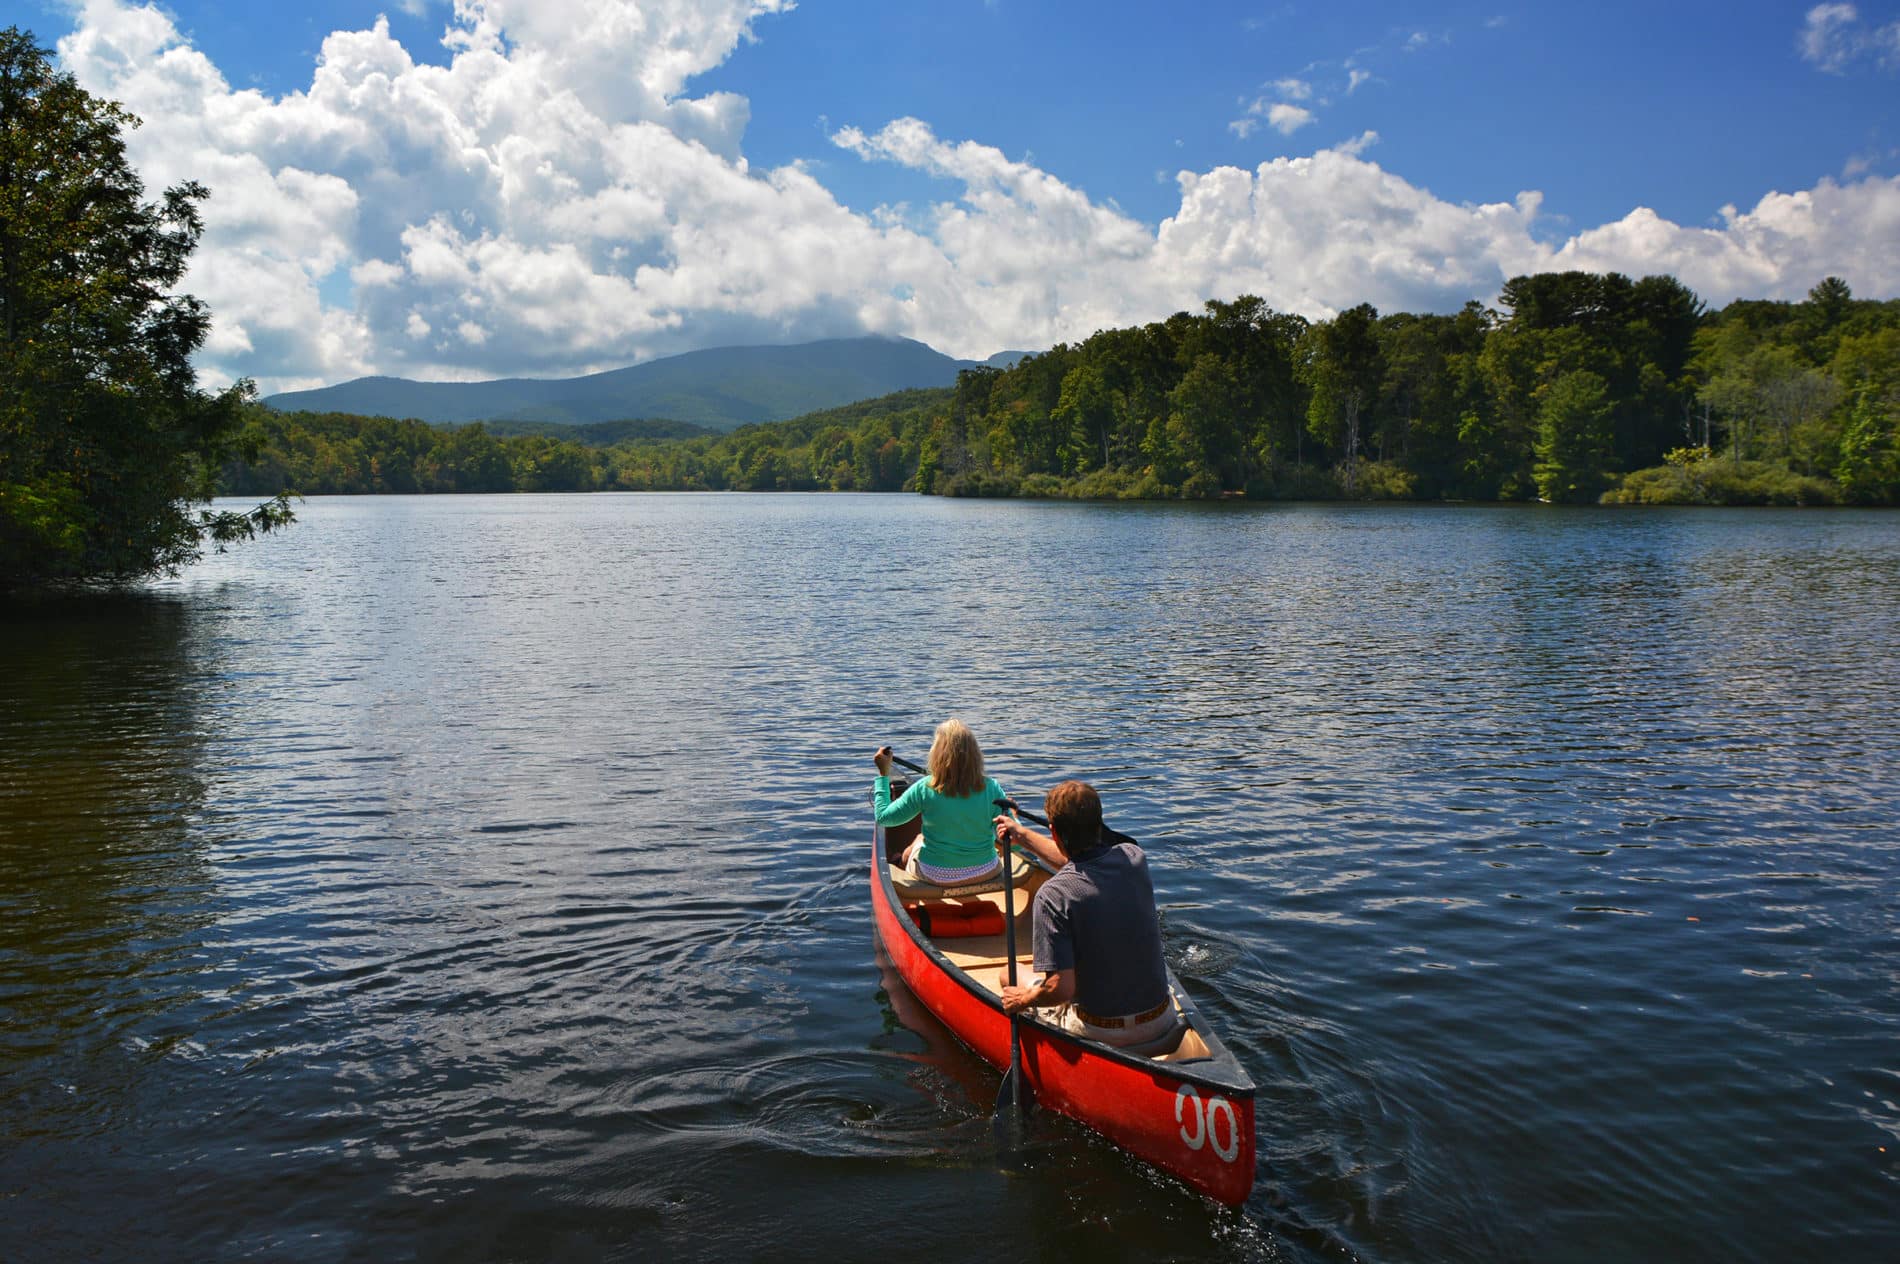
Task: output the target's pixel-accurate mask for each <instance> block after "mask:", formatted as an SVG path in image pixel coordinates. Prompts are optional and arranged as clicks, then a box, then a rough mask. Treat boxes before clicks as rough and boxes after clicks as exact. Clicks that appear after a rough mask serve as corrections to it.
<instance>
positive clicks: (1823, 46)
mask: <svg viewBox="0 0 1900 1264" xmlns="http://www.w3.org/2000/svg"><path fill="white" fill-rule="evenodd" d="M1795 47H1797V48H1798V49H1800V50H1801V56H1802V59H1803V60H1805V61H1807V62H1810V63H1812V64H1813V65H1814V66H1816V67H1818V68H1819V69H1821V70H1825V71H1827V72H1828V73H1829V74H1836V75H1838V74H1845V73H1846V72H1847V69H1848V67H1849V66H1850V65H1852V64H1853V63H1855V62H1858V61H1860V60H1862V59H1863V58H1872V59H1873V60H1874V61H1875V62H1876V63H1877V64H1878V65H1879V66H1880V67H1881V68H1882V69H1885V70H1892V69H1895V68H1896V67H1900V22H1889V23H1888V24H1886V25H1885V26H1880V27H1874V26H1869V25H1868V24H1867V23H1865V22H1863V21H1862V20H1861V16H1860V10H1859V9H1857V8H1855V7H1854V6H1853V5H1851V4H1817V5H1815V6H1814V7H1813V8H1812V9H1809V10H1808V13H1807V18H1806V20H1805V21H1804V22H1803V23H1802V24H1801V30H1800V32H1799V33H1798V34H1797V35H1796V36H1795Z"/></svg>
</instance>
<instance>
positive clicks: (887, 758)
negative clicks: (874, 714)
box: [871, 720, 1009, 886]
mask: <svg viewBox="0 0 1900 1264" xmlns="http://www.w3.org/2000/svg"><path fill="white" fill-rule="evenodd" d="M871 758H872V760H873V761H874V762H875V763H876V764H877V782H876V784H875V786H874V788H873V799H872V802H873V805H874V807H875V808H876V811H877V823H878V824H879V825H887V826H888V825H902V824H903V823H904V822H906V821H909V820H912V819H914V818H916V817H917V816H920V815H921V816H922V817H923V818H924V829H923V833H922V835H921V836H919V837H918V839H917V841H916V842H914V843H912V844H911V845H910V846H909V847H907V848H906V849H905V850H904V868H905V869H906V870H908V871H909V872H910V874H911V876H912V877H916V878H922V879H923V880H924V881H925V882H934V883H936V884H937V885H938V886H955V885H958V884H961V883H965V882H980V881H982V880H983V879H985V878H987V877H989V876H990V875H991V874H994V873H996V872H998V870H999V868H1000V865H999V862H998V860H997V858H996V843H995V838H996V827H995V826H994V825H993V824H992V822H993V821H994V820H995V819H996V800H998V799H1004V798H1008V797H1009V796H1007V795H1005V794H1004V793H1003V787H1001V786H1000V785H998V784H996V779H995V778H994V777H989V776H985V775H984V772H983V752H982V750H981V749H980V748H979V747H978V746H977V744H976V734H974V733H972V732H970V729H969V726H967V725H966V724H964V723H963V721H961V720H945V721H944V722H943V723H942V724H939V725H938V726H937V736H936V740H934V741H932V742H931V743H930V758H929V760H928V761H927V762H928V764H929V765H930V775H929V776H928V777H925V778H923V779H922V780H920V781H917V782H915V783H913V784H912V785H911V787H910V789H908V790H906V791H904V793H903V795H902V796H901V797H899V798H898V800H897V802H895V803H893V802H891V748H890V747H888V746H885V747H882V748H880V749H879V750H878V752H877V754H875V755H873V756H872V757H871Z"/></svg>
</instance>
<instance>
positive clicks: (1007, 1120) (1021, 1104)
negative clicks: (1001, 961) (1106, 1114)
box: [992, 853, 1034, 1159]
mask: <svg viewBox="0 0 1900 1264" xmlns="http://www.w3.org/2000/svg"><path fill="white" fill-rule="evenodd" d="M1015 868H1016V863H1015V861H1014V859H1013V858H1012V857H1011V856H1009V855H1008V854H1007V853H1005V854H1004V856H1003V944H1004V951H1005V952H1007V953H1008V954H1009V986H1011V987H1015V986H1016V880H1015V877H1014V870H1015ZM1033 1100H1034V1099H1033V1098H1031V1097H1030V1096H1029V1089H1028V1085H1027V1084H1026V1083H1025V1082H1024V1080H1023V1020H1022V1016H1021V1015H1020V1014H1011V1015H1010V1016H1009V1071H1008V1072H1007V1073H1006V1074H1005V1075H1004V1076H1003V1084H1002V1087H1001V1088H999V1089H997V1091H996V1113H995V1115H994V1117H993V1120H992V1126H993V1127H994V1128H995V1129H996V1148H997V1150H998V1151H999V1152H1000V1153H1001V1154H1002V1155H1003V1156H1004V1158H1005V1159H1009V1158H1012V1157H1014V1156H1015V1155H1016V1154H1017V1153H1018V1152H1020V1151H1021V1150H1022V1148H1023V1125H1024V1124H1025V1123H1027V1122H1028V1116H1029V1107H1030V1104H1031V1102H1032V1101H1033Z"/></svg>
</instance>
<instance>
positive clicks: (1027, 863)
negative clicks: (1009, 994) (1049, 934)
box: [871, 822, 1254, 1205]
mask: <svg viewBox="0 0 1900 1264" xmlns="http://www.w3.org/2000/svg"><path fill="white" fill-rule="evenodd" d="M915 831H916V824H915V823H914V822H913V823H912V824H910V825H908V826H899V827H896V828H895V829H893V830H891V831H888V837H887V831H885V830H884V829H882V828H877V827H874V828H873V845H872V849H871V904H872V909H873V911H874V913H875V915H876V919H877V930H878V935H879V937H880V938H882V940H883V941H884V948H885V951H886V952H888V953H889V954H890V957H891V962H892V964H893V965H894V966H896V968H897V973H898V975H899V976H900V977H901V978H902V979H903V980H904V982H905V983H906V984H907V985H908V986H909V987H910V990H911V991H912V992H914V993H915V994H916V995H917V998H918V999H919V1000H920V1001H922V1002H923V1004H924V1006H925V1007H926V1008H928V1009H929V1010H930V1012H931V1013H933V1014H935V1015H936V1016H937V1017H938V1018H939V1019H941V1020H942V1022H943V1024H944V1025H945V1026H946V1027H948V1028H949V1029H950V1030H951V1031H952V1032H954V1033H956V1035H957V1037H958V1039H960V1040H962V1041H963V1043H965V1044H966V1045H968V1046H970V1048H971V1049H974V1050H975V1051H976V1052H977V1054H978V1055H979V1056H981V1057H983V1058H984V1059H985V1060H987V1061H988V1062H989V1063H990V1064H991V1065H992V1066H995V1067H997V1068H998V1069H999V1070H1000V1069H1003V1068H1006V1067H1007V1066H1008V1065H1009V1019H1008V1017H1007V1016H1006V1015H1004V1013H1003V1006H1002V1001H1001V1000H1000V999H999V996H998V989H999V988H1000V987H1001V984H1002V980H1003V978H1004V977H1005V976H1004V972H1005V969H1006V966H1007V963H1008V960H1009V957H1008V952H1009V947H1008V946H1007V945H1005V944H1004V942H1003V936H1002V935H1001V934H992V935H971V934H969V933H968V932H969V931H970V930H971V929H973V928H976V929H981V928H982V927H981V923H982V922H983V920H985V918H986V916H987V915H986V914H985V913H984V912H983V911H982V910H981V909H980V908H979V907H978V906H979V902H982V903H988V904H990V905H992V906H993V908H994V911H995V912H996V913H998V914H1000V913H1001V911H1002V902H1003V893H1002V891H1001V890H1000V889H998V890H994V891H986V892H969V891H967V889H966V891H965V893H962V894H953V893H944V892H939V891H936V890H934V889H932V888H924V887H920V886H919V885H917V884H916V883H915V882H914V880H912V879H909V878H906V877H905V876H904V875H903V874H901V873H900V872H898V871H896V870H893V869H892V868H891V866H890V864H889V862H888V861H887V859H886V857H887V856H891V855H896V854H897V853H898V852H899V851H901V850H902V847H903V844H904V842H905V841H907V838H906V837H904V836H910V837H914V836H915ZM1014 872H1016V873H1020V874H1023V876H1022V877H1020V878H1018V879H1017V880H1016V882H1015V888H1016V891H1015V895H1016V945H1015V947H1016V952H1017V960H1018V965H1017V970H1018V973H1019V975H1021V976H1022V977H1024V978H1026V977H1027V976H1028V972H1029V969H1030V963H1029V945H1030V934H1031V930H1030V918H1029V908H1030V900H1031V898H1032V896H1033V895H1034V892H1035V888H1037V887H1039V886H1041V885H1042V883H1043V881H1045V880H1046V879H1047V878H1048V877H1049V876H1050V872H1049V870H1048V869H1047V868H1045V867H1044V866H1042V865H1041V864H1039V863H1037V862H1035V861H1034V860H1033V859H1031V858H1027V857H1025V858H1020V859H1019V860H1018V862H1017V869H1016V870H1015V871H1014ZM894 879H895V881H894ZM900 882H901V883H902V884H903V886H904V890H903V891H901V892H900V890H899V887H898V883H900ZM906 905H910V906H912V907H913V908H915V907H918V906H921V907H922V909H923V910H924V911H925V912H926V913H928V912H929V911H931V910H933V909H935V910H937V911H938V915H937V916H934V917H928V918H927V919H926V920H928V921H929V922H930V923H931V925H932V926H933V928H935V929H936V930H937V931H938V934H937V936H936V937H935V938H933V937H932V936H930V935H928V934H926V933H925V932H924V930H923V929H922V928H921V927H920V926H919V924H918V922H919V920H920V919H919V918H918V917H916V916H914V915H913V914H912V913H911V912H907V911H906ZM946 932H948V933H946ZM1168 986H1169V989H1170V991H1171V992H1172V994H1173V997H1174V1002H1175V1005H1176V1006H1177V1007H1178V1008H1179V1010H1180V1012H1181V1016H1182V1017H1183V1018H1184V1019H1185V1020H1186V1025H1185V1029H1184V1032H1183V1034H1182V1036H1181V1039H1180V1041H1179V1043H1178V1044H1175V1045H1173V1047H1172V1048H1168V1049H1166V1050H1162V1051H1151V1052H1145V1053H1144V1052H1130V1051H1126V1050H1121V1049H1115V1048H1111V1047H1110V1046H1108V1045H1105V1044H1102V1043H1100V1042H1098V1041H1094V1040H1086V1039H1083V1038H1081V1037H1078V1036H1072V1035H1069V1034H1068V1033H1067V1032H1064V1031H1060V1030H1058V1029H1056V1028H1055V1027H1053V1026H1051V1025H1049V1024H1047V1023H1044V1022H1040V1021H1036V1020H1033V1019H1030V1020H1026V1021H1024V1022H1023V1024H1022V1043H1023V1052H1022V1058H1023V1061H1022V1065H1023V1074H1024V1077H1025V1080H1026V1082H1027V1083H1028V1085H1029V1088H1030V1089H1031V1091H1032V1092H1033V1093H1034V1095H1035V1100H1036V1102H1037V1104H1038V1105H1039V1106H1041V1107H1043V1108H1044V1109H1048V1110H1054V1111H1058V1112H1060V1113H1061V1114H1064V1115H1067V1116H1069V1118H1071V1119H1074V1120H1076V1121H1078V1122H1080V1123H1083V1124H1086V1125H1088V1126H1089V1127H1090V1128H1093V1129H1095V1131H1097V1132H1099V1133H1101V1134H1102V1135H1103V1136H1105V1137H1107V1138H1108V1139H1109V1140H1110V1141H1113V1142H1114V1143H1115V1144H1116V1145H1118V1146H1120V1147H1122V1148H1123V1149H1124V1150H1127V1151H1128V1152H1129V1153H1131V1154H1134V1155H1136V1156H1138V1157H1140V1158H1142V1159H1144V1160H1146V1161H1147V1162H1149V1163H1152V1164H1154V1165H1155V1166H1156V1167H1158V1168H1161V1169H1162V1170H1163V1171H1166V1172H1170V1173H1172V1174H1173V1175H1175V1176H1177V1177H1179V1178H1180V1179H1181V1180H1183V1181H1185V1182H1187V1184H1188V1185H1190V1186H1192V1187H1193V1188H1194V1189H1196V1190H1198V1191H1199V1192H1200V1193H1203V1194H1206V1195H1207V1196H1208V1197H1210V1198H1213V1199H1217V1200H1218V1201H1220V1202H1223V1203H1227V1204H1230V1205H1237V1204H1239V1203H1242V1202H1245V1201H1246V1198H1247V1194H1248V1192H1249V1191H1250V1190H1252V1189H1253V1169H1254V1132H1253V1091H1254V1089H1253V1080H1252V1079H1251V1078H1250V1077H1249V1076H1248V1075H1247V1072H1246V1070H1245V1069H1244V1068H1243V1067H1242V1066H1241V1065H1240V1063H1239V1061H1237V1060H1236V1059H1235V1058H1234V1056H1233V1055H1232V1054H1231V1053H1229V1052H1228V1051H1227V1048H1226V1046H1225V1045H1223V1044H1222V1043H1221V1041H1220V1038H1219V1037H1218V1036H1216V1035H1215V1034H1214V1032H1213V1030H1212V1029H1211V1028H1210V1027H1209V1026H1208V1025H1207V1023H1206V1021H1205V1020H1204V1019H1203V1018H1202V1017H1201V1015H1200V1013H1199V1012H1198V1011H1197V1010H1196V1009H1195V1008H1194V1003H1193V1001H1192V1000H1190V999H1189V998H1188V995H1187V993H1186V992H1184V991H1183V990H1182V988H1181V985H1180V983H1179V981H1177V980H1176V979H1175V977H1174V974H1173V972H1172V971H1170V972H1169V974H1168Z"/></svg>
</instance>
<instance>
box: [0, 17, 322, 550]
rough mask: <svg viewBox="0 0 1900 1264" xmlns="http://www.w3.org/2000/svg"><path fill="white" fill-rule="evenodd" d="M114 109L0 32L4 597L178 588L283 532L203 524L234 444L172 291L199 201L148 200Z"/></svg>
mask: <svg viewBox="0 0 1900 1264" xmlns="http://www.w3.org/2000/svg"><path fill="white" fill-rule="evenodd" d="M137 125H138V120H137V119H135V118H133V117H132V116H131V115H130V114H128V113H126V112H125V110H123V109H121V108H120V107H119V106H118V105H117V104H115V103H113V102H110V101H103V100H100V99H99V98H97V97H94V96H92V95H91V94H89V93H87V92H86V91H85V90H84V89H82V88H81V87H80V86H79V85H78V83H77V82H76V81H75V80H74V79H73V77H72V76H71V75H68V74H59V73H56V72H55V71H54V70H53V68H52V65H51V63H50V62H49V61H48V60H47V54H46V50H44V49H42V48H40V47H39V46H38V44H36V43H35V42H34V39H33V36H32V35H31V34H29V33H28V32H25V31H22V30H20V29H19V28H18V27H9V28H8V29H7V30H5V31H0V588H18V587H32V586H39V585H43V584H47V583H55V582H61V581H104V582H116V581H124V580H130V579H134V578H137V577H139V576H143V575H148V574H152V573H153V572H158V571H175V570H177V568H179V567H180V566H182V565H184V564H185V563H186V562H189V561H191V560H192V559H193V558H195V557H197V556H198V552H199V549H200V546H201V545H202V543H203V542H204V541H206V540H209V541H211V542H212V543H214V544H216V545H218V546H220V547H222V546H223V545H224V544H225V543H227V542H229V541H233V540H238V539H245V538H249V537H250V536H252V535H254V534H255V533H256V532H258V531H267V530H270V529H271V528H273V527H276V526H280V525H282V524H284V523H287V522H289V521H290V520H291V514H290V508H289V503H288V501H287V500H286V498H285V497H283V496H278V497H277V498H275V499H273V500H270V501H266V502H265V503H264V504H262V505H259V506H257V507H256V508H255V509H252V510H251V511H249V512H248V513H233V512H212V511H210V510H209V509H205V508H200V506H202V505H204V504H205V503H206V502H208V501H209V500H210V498H211V495H212V493H213V490H214V488H215V483H216V479H217V477H218V473H219V471H220V469H221V467H222V466H223V465H224V463H225V461H226V459H227V458H228V457H229V456H231V455H232V454H233V451H234V449H236V448H237V447H239V446H241V444H242V443H243V438H242V436H243V435H244V434H245V433H246V430H245V426H244V415H243V404H244V402H245V400H246V399H247V398H248V397H249V395H250V393H251V390H250V385H249V383H238V384H237V385H235V386H232V387H229V388H227V389H226V390H223V391H220V392H218V393H216V394H211V393H207V392H205V391H203V390H200V389H199V387H198V383H197V376H196V374H195V373H194V372H193V370H192V367H191V359H190V358H191V355H192V353H193V352H195V351H196V350H197V349H198V348H199V347H200V346H201V345H202V344H203V343H204V340H205V335H206V334H207V333H208V332H209V328H210V317H209V315H208V314H207V313H206V311H205V308H204V305H203V304H202V303H200V302H199V301H198V300H197V299H195V298H192V297H191V296H189V295H185V294H175V293H173V292H172V290H173V288H174V287H175V286H176V285H177V284H178V282H179V280H180V279H181V278H182V277H183V276H184V273H185V268H186V265H187V263H188V262H189V260H190V258H191V252H192V250H193V249H194V248H195V247H196V246H197V243H198V238H199V234H200V232H201V231H202V227H203V226H202V221H201V220H200V219H199V216H198V203H199V202H201V201H202V200H203V199H204V198H205V197H206V196H207V194H206V191H205V189H204V188H203V186H201V185H198V184H195V183H186V184H181V185H177V186H175V187H173V188H170V189H167V190H166V191H165V193H164V195H163V197H162V198H160V199H159V200H158V201H157V202H147V201H145V200H144V193H145V189H144V185H143V183H142V182H141V181H140V179H139V177H138V175H137V173H136V172H134V171H133V170H132V167H131V164H130V163H129V162H128V161H127V159H126V155H125V142H124V138H123V135H122V133H123V132H124V131H125V130H126V129H128V128H132V127H136V126H137Z"/></svg>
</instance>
